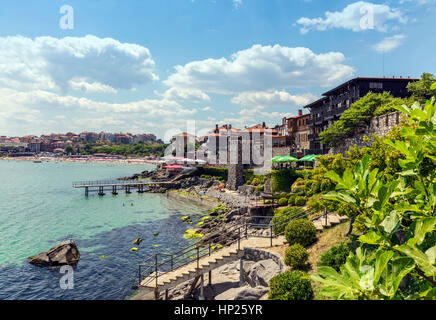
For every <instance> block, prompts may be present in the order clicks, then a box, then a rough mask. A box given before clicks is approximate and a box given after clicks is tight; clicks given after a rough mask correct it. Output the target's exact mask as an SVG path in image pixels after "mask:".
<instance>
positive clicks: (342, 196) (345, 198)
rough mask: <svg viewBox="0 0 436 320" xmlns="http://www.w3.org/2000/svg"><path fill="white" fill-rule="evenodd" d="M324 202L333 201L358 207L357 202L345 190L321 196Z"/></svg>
mask: <svg viewBox="0 0 436 320" xmlns="http://www.w3.org/2000/svg"><path fill="white" fill-rule="evenodd" d="M323 198H324V199H326V200H335V201H339V202H343V203H347V204H351V205H358V201H357V200H356V198H354V196H353V195H351V194H350V193H349V192H347V191H345V190H341V191H331V192H329V193H327V194H325V195H324V196H323Z"/></svg>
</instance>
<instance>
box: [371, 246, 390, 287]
mask: <svg viewBox="0 0 436 320" xmlns="http://www.w3.org/2000/svg"><path fill="white" fill-rule="evenodd" d="M393 255H394V252H393V251H378V252H377V255H376V259H375V271H374V283H375V284H377V283H378V282H379V280H380V277H381V275H382V273H383V271H385V269H386V266H387V265H388V262H389V260H390V259H391V258H392V257H393Z"/></svg>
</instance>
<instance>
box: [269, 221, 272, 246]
mask: <svg viewBox="0 0 436 320" xmlns="http://www.w3.org/2000/svg"><path fill="white" fill-rule="evenodd" d="M269 233H270V235H269V236H270V239H271V248H272V246H273V226H272V224H271V225H270V226H269Z"/></svg>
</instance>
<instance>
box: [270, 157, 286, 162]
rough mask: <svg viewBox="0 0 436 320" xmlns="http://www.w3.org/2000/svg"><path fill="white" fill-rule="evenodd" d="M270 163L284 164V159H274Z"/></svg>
mask: <svg viewBox="0 0 436 320" xmlns="http://www.w3.org/2000/svg"><path fill="white" fill-rule="evenodd" d="M271 161H272V162H273V163H284V162H286V159H285V157H274V158H273V159H272V160H271Z"/></svg>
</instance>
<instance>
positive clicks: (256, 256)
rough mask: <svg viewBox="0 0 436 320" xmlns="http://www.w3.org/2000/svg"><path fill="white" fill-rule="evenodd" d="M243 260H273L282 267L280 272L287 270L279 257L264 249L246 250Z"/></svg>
mask: <svg viewBox="0 0 436 320" xmlns="http://www.w3.org/2000/svg"><path fill="white" fill-rule="evenodd" d="M242 259H244V260H248V261H255V262H257V261H262V260H269V259H272V260H273V261H274V262H275V263H276V264H277V265H278V266H279V267H280V270H284V268H285V264H284V262H283V260H282V258H281V257H280V256H279V255H277V254H275V253H273V252H271V251H266V250H262V249H256V248H245V249H244V255H243V256H242Z"/></svg>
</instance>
